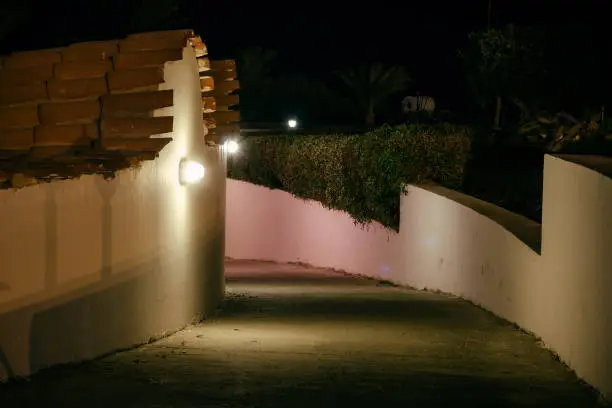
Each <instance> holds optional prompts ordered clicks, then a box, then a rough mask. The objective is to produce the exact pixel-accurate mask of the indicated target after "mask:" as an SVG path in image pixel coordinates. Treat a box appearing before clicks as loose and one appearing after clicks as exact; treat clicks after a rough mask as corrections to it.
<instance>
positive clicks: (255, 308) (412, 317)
mask: <svg viewBox="0 0 612 408" xmlns="http://www.w3.org/2000/svg"><path fill="white" fill-rule="evenodd" d="M227 274H228V292H229V293H228V298H227V301H226V302H225V304H224V308H223V311H222V312H221V314H220V315H218V316H217V317H215V318H214V319H211V320H209V321H206V322H204V323H202V324H200V325H197V326H194V327H190V328H189V329H187V330H185V331H182V332H180V333H177V334H175V335H173V336H171V337H169V338H166V339H163V340H161V341H158V342H155V343H152V344H148V345H145V346H143V347H140V348H137V349H135V350H131V351H127V352H122V353H118V354H115V355H112V356H110V357H106V358H103V359H100V360H98V361H94V362H90V363H86V364H80V365H75V366H68V367H62V368H56V369H50V370H47V371H46V372H43V373H41V374H39V375H36V376H34V377H33V378H32V379H31V380H30V381H27V382H26V381H22V382H12V383H8V384H5V385H1V386H0V407H2V408H4V407H6V408H8V407H20V408H21V407H24V408H25V407H35V406H36V407H38V406H42V405H43V404H44V405H45V406H50V407H63V408H66V407H79V408H81V407H87V408H92V407H114V408H119V407H271V408H274V407H288V408H289V407H309V408H317V407H341V406H346V407H350V406H353V407H355V406H359V407H361V406H363V407H376V406H378V407H382V406H395V405H387V404H398V405H396V406H402V407H450V406H456V407H577V408H578V407H579V408H590V407H596V406H598V404H597V402H596V401H597V398H596V396H595V395H594V393H593V392H592V391H590V390H589V389H587V387H585V386H583V385H582V384H580V383H579V382H578V381H577V380H576V379H575V377H574V376H573V375H572V374H571V373H570V372H568V371H567V370H566V369H565V368H564V367H563V366H562V365H561V364H560V363H559V362H557V361H555V360H554V358H553V357H552V355H551V354H550V353H548V352H547V351H545V350H543V349H541V348H539V347H538V346H537V344H536V341H535V340H534V339H533V338H532V337H530V336H528V335H526V334H523V333H521V332H519V331H517V330H516V329H514V328H513V327H512V326H510V325H508V324H505V323H503V322H500V321H499V320H498V319H496V318H495V317H493V316H492V315H490V314H489V313H487V312H485V311H483V310H480V309H478V308H476V307H474V306H472V305H470V304H468V303H466V302H462V301H460V300H456V299H450V298H445V297H442V296H438V295H433V294H429V293H420V292H416V291H411V290H406V289H400V288H396V287H391V286H381V285H379V284H377V283H376V282H375V281H372V280H366V279H357V278H354V277H349V276H344V275H341V274H337V273H334V272H330V271H325V270H316V269H308V268H303V267H299V266H295V265H277V264H272V263H255V262H241V261H231V262H228V264H227ZM399 404H401V405H399Z"/></svg>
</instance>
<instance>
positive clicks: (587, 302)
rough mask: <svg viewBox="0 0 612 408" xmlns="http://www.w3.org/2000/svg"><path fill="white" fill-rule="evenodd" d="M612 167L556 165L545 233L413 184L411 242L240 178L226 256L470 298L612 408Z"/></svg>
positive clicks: (406, 205) (549, 169) (594, 162)
mask: <svg viewBox="0 0 612 408" xmlns="http://www.w3.org/2000/svg"><path fill="white" fill-rule="evenodd" d="M611 174H612V160H610V159H603V158H593V157H591V158H585V157H552V156H547V157H546V161H545V178H544V197H543V200H544V201H543V202H544V208H543V221H544V223H543V225H540V224H538V223H536V222H533V221H531V220H528V219H526V218H525V217H522V216H519V215H517V214H513V213H511V212H509V211H506V210H504V209H501V208H499V207H497V206H495V205H492V204H490V203H486V202H484V201H481V200H478V199H475V198H473V197H469V196H466V195H464V194H461V193H458V192H455V191H451V190H448V189H445V188H442V187H439V186H418V187H417V186H409V187H408V191H407V193H406V194H405V195H403V196H402V197H401V217H400V219H401V222H400V232H399V234H396V233H394V232H390V231H386V230H385V229H384V228H382V227H381V226H380V225H377V224H372V225H370V226H369V227H368V228H366V229H364V228H362V227H359V226H355V225H354V224H353V221H352V219H351V218H350V217H349V216H348V215H347V214H344V213H342V212H338V211H333V210H329V209H326V208H324V207H323V206H321V204H319V203H317V202H313V201H305V200H300V199H298V198H295V197H293V196H291V195H290V194H288V193H285V192H282V191H273V190H269V189H267V188H264V187H259V186H255V185H252V184H248V183H244V182H240V181H234V180H228V185H227V224H226V252H225V253H226V256H228V257H232V258H242V259H264V260H273V261H278V262H305V263H309V264H312V265H316V266H322V267H331V268H336V269H340V270H344V271H346V272H349V273H354V274H360V275H364V276H370V277H376V278H382V279H386V280H390V281H393V282H396V283H399V284H403V285H408V286H412V287H415V288H418V289H430V290H440V291H443V292H446V293H451V294H454V295H457V296H460V297H462V298H465V299H468V300H470V301H472V302H474V303H476V304H478V305H480V306H482V307H484V308H486V309H488V310H491V311H492V312H494V313H496V314H497V315H499V316H501V317H503V318H505V319H507V320H509V321H512V322H514V323H516V324H518V325H519V326H521V327H523V328H524V329H526V330H529V331H531V332H533V333H535V334H536V335H537V336H539V337H541V338H542V340H543V341H544V343H545V344H546V345H547V346H548V347H550V348H551V349H552V350H554V351H555V352H557V353H558V354H559V356H560V357H561V358H562V359H563V360H564V361H565V362H566V363H568V364H569V366H570V367H571V368H573V369H574V370H575V371H576V373H577V374H578V376H580V377H581V378H583V379H584V380H585V381H587V382H588V383H590V384H592V385H593V386H595V387H596V388H598V389H599V390H600V391H601V392H602V393H603V394H604V395H605V397H606V398H608V399H612V348H610V347H609V345H610V344H612V319H611V318H610V317H609V316H610V311H612V296H610V295H609V293H610V292H611V291H612V273H611V271H612V257H610V254H611V253H612V221H611V220H612V215H611V214H612V213H611V212H610V210H609V209H610V208H612V180H611V179H610V178H609V175H611Z"/></svg>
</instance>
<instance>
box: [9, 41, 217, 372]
mask: <svg viewBox="0 0 612 408" xmlns="http://www.w3.org/2000/svg"><path fill="white" fill-rule="evenodd" d="M165 80H166V82H165V84H164V85H163V86H164V88H166V89H173V90H174V101H175V105H174V107H172V108H169V109H171V110H172V113H173V114H174V117H175V119H174V129H173V137H174V141H173V142H171V143H170V144H169V145H167V146H166V147H165V148H164V150H162V152H161V154H160V157H159V158H158V159H156V160H155V161H151V162H146V163H144V164H143V165H142V167H141V168H138V169H130V170H126V171H123V172H120V173H119V175H118V177H117V178H116V179H115V180H113V181H109V182H107V181H104V180H103V179H102V178H101V177H100V176H86V177H82V178H81V179H79V180H71V181H63V182H53V183H50V184H41V185H37V186H33V187H27V188H25V189H22V190H19V191H16V192H14V191H0V379H2V378H6V377H9V376H13V375H28V374H30V373H32V372H35V371H36V370H38V369H40V368H42V367H45V366H48V365H51V364H56V363H64V362H70V361H77V360H83V359H88V358H92V357H95V356H98V355H100V354H103V353H107V352H110V351H112V350H115V349H119V348H123V347H129V346H131V345H134V344H136V343H140V342H143V341H147V340H148V339H149V338H151V337H156V336H160V335H163V334H164V333H167V332H169V331H174V330H177V329H179V328H181V327H183V326H184V325H186V324H188V323H190V322H191V321H192V319H194V318H198V317H200V316H202V315H205V314H207V313H209V312H212V311H213V310H214V307H215V306H216V304H217V303H218V302H219V301H220V299H221V298H222V296H223V290H224V280H223V253H224V233H225V225H224V214H225V210H224V207H225V170H224V169H225V166H224V162H223V160H222V158H221V157H220V155H219V153H218V151H217V149H213V148H208V147H206V146H205V144H204V128H203V127H202V117H201V115H202V113H201V112H202V108H201V97H200V85H199V74H198V69H197V65H196V63H195V54H194V51H193V49H192V48H191V47H188V48H185V50H184V55H183V60H182V61H176V62H169V63H167V64H166V66H165ZM162 113H168V112H161V111H160V112H159V114H162ZM182 157H190V158H195V159H198V160H201V161H202V162H204V163H205V165H206V167H207V170H208V172H207V174H206V180H205V182H204V183H202V184H201V185H192V186H186V187H185V186H181V185H179V182H178V163H179V161H180V159H181V158H182Z"/></svg>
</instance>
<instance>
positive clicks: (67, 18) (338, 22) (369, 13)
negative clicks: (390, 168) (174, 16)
mask: <svg viewBox="0 0 612 408" xmlns="http://www.w3.org/2000/svg"><path fill="white" fill-rule="evenodd" d="M9 1H15V0H9ZM134 1H135V0H106V1H103V0H87V1H86V0H81V1H61V0H56V1H53V2H51V1H36V0H21V1H20V2H19V4H28V5H29V10H28V15H27V17H26V18H24V20H23V21H22V22H21V23H20V25H19V29H18V30H16V31H15V32H14V33H13V34H12V35H10V36H8V37H6V38H5V39H4V41H3V43H2V44H1V45H0V48H1V50H0V51H4V52H7V51H11V50H16V49H39V48H45V47H51V46H61V45H65V44H69V43H71V42H75V41H83V40H94V39H109V38H117V37H120V36H123V35H125V34H126V33H125V32H124V31H125V30H124V28H122V27H124V23H125V19H122V18H121V16H122V15H126V14H127V13H128V12H129V6H130V4H131V3H133V2H134ZM158 1H160V0H152V3H156V2H158ZM161 1H162V2H163V1H165V0H161ZM175 1H177V2H178V3H179V6H180V13H181V15H182V17H183V20H182V22H181V23H177V24H178V25H179V26H180V27H189V28H194V29H195V30H196V31H197V32H198V34H200V35H201V36H202V38H203V39H204V41H205V42H206V43H207V45H208V47H209V50H210V53H211V58H225V57H230V58H231V57H235V56H236V53H237V51H238V49H240V48H242V47H246V46H250V45H263V46H267V47H273V48H276V49H278V50H279V51H280V53H281V56H282V57H283V58H284V59H285V60H286V61H287V62H288V63H290V65H293V67H294V68H297V69H302V70H306V71H311V70H314V71H325V70H329V69H331V68H335V67H339V66H341V65H349V64H351V63H353V62H359V61H382V62H390V63H402V64H406V65H407V66H408V67H409V69H410V71H411V72H412V73H413V76H414V77H415V78H416V79H417V80H419V81H420V83H421V86H422V87H423V88H424V89H423V90H424V91H425V92H428V89H431V91H433V92H440V89H434V88H440V87H445V86H447V85H446V84H447V83H451V82H453V83H456V82H457V81H456V80H455V79H456V78H455V79H452V77H453V75H458V70H457V69H456V68H454V67H453V66H454V65H453V64H455V65H456V64H457V58H456V51H457V49H458V48H459V47H460V46H461V45H462V44H464V43H465V41H466V39H467V34H468V33H469V32H470V31H473V30H478V29H482V28H485V27H486V22H487V5H488V0H465V1H448V0H447V1H442V0H421V1H412V0H404V1H403V2H399V1H398V2H394V3H395V4H396V6H390V5H388V4H391V3H390V2H389V3H388V4H385V2H382V1H369V2H331V1H328V2H327V3H319V4H317V3H315V2H278V1H277V2H268V3H266V2H264V1H259V2H255V1H247V0H232V1H225V0H214V1H206V0H195V1H193V0H192V1H188V0H175ZM608 1H609V0H608ZM342 3H346V4H353V6H350V7H347V6H344V7H343V6H340V4H342ZM147 4H148V3H147ZM355 4H363V6H356V5H355ZM605 14H606V12H605V8H604V0H572V1H564V0H556V1H552V0H492V24H493V26H502V25H505V24H507V23H515V24H537V25H541V24H563V23H582V24H587V25H589V26H592V27H600V28H601V32H602V33H603V32H605V29H604V26H605V25H604V24H603V22H604V20H603V16H604V15H605ZM5 15H6V13H5ZM160 28H161V27H160ZM173 28H174V27H173ZM177 28H178V27H177ZM600 40H601V41H600V43H596V42H594V43H591V44H585V47H586V48H589V47H590V49H591V51H590V52H600V53H602V54H606V55H607V54H608V53H609V50H610V49H612V46H610V43H611V42H612V41H608V39H607V38H603V37H601V38H600Z"/></svg>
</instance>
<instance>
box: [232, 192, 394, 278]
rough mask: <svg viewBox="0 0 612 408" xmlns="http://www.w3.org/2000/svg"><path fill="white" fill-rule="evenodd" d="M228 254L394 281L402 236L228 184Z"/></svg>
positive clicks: (280, 196) (316, 205) (310, 205)
mask: <svg viewBox="0 0 612 408" xmlns="http://www.w3.org/2000/svg"><path fill="white" fill-rule="evenodd" d="M226 209H227V220H226V251H225V255H226V256H228V257H230V258H237V259H261V260H269V261H276V262H303V263H307V264H310V265H315V266H324V267H329V268H334V269H339V270H343V271H347V272H350V273H355V274H361V275H366V276H378V277H380V278H383V279H390V278H391V277H392V275H393V273H394V271H395V270H396V269H397V268H398V265H397V264H396V263H395V261H396V260H397V259H396V256H395V254H396V253H397V245H398V242H399V241H398V235H397V234H396V233H395V232H392V231H388V230H386V229H385V228H384V227H382V226H381V225H379V224H371V225H369V226H368V227H367V228H366V229H364V228H362V227H360V226H356V225H355V224H354V222H353V219H352V218H351V217H350V216H349V215H348V214H346V213H343V212H341V211H332V210H329V209H327V208H324V207H323V206H322V205H321V204H320V203H318V202H315V201H305V200H300V199H297V198H295V197H293V196H292V195H291V194H288V193H286V192H283V191H279V190H269V189H267V188H263V187H259V186H255V185H253V184H249V183H245V182H242V181H236V180H228V182H227V203H226Z"/></svg>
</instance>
